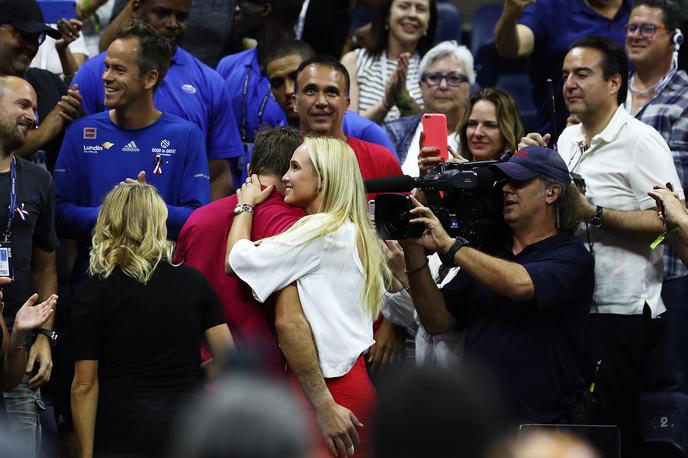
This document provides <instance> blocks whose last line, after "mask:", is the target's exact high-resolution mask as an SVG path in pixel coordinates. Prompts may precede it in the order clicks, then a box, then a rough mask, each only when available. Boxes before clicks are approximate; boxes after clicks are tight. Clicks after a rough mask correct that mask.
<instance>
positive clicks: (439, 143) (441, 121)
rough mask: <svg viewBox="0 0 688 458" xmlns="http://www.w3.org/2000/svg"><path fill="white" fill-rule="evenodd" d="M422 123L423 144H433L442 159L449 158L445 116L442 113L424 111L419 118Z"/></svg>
mask: <svg viewBox="0 0 688 458" xmlns="http://www.w3.org/2000/svg"><path fill="white" fill-rule="evenodd" d="M421 122H422V123H423V135H424V136H425V141H424V142H423V146H433V147H435V148H437V149H438V150H439V151H440V157H441V158H442V160H443V161H446V160H447V159H449V149H448V147H447V117H446V116H445V115H444V114H443V113H424V114H423V117H422V118H421Z"/></svg>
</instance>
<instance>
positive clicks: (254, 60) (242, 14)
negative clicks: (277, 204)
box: [217, 0, 303, 180]
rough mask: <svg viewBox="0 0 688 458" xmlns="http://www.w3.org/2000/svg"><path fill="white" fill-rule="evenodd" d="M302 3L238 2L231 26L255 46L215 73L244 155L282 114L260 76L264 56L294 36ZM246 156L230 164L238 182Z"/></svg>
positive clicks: (226, 59) (292, 0)
mask: <svg viewBox="0 0 688 458" xmlns="http://www.w3.org/2000/svg"><path fill="white" fill-rule="evenodd" d="M302 4H303V0H265V1H256V2H248V1H246V2H238V4H237V10H236V11H237V13H236V15H235V16H234V27H235V30H236V34H237V36H239V37H251V38H255V39H256V41H257V42H258V45H257V46H256V47H255V48H253V49H248V50H246V51H242V52H239V53H236V54H231V55H229V56H226V57H224V58H223V59H222V60H220V63H219V64H218V66H217V71H218V73H220V75H221V76H222V78H224V80H225V86H226V88H227V90H228V93H229V94H230V97H231V107H232V112H233V114H234V119H235V121H236V122H237V124H236V125H237V126H238V128H239V133H240V135H241V140H242V142H243V144H244V151H243V152H242V154H244V153H248V152H249V151H250V149H251V147H252V144H253V139H254V138H255V136H256V133H257V132H258V130H260V128H261V127H263V126H268V127H275V126H279V125H281V124H282V123H283V121H284V113H283V112H282V110H281V108H280V107H279V105H277V104H276V103H275V101H274V100H273V99H272V94H271V92H270V84H269V83H268V79H267V77H266V76H265V74H264V73H263V69H264V68H265V57H266V56H267V54H268V53H269V52H270V50H271V49H273V48H274V47H275V46H277V45H279V44H280V43H281V42H283V41H285V40H288V39H291V38H292V37H293V36H294V25H295V24H296V21H297V20H298V18H299V13H300V12H301V6H302ZM246 163H247V161H246V160H245V157H242V158H241V159H240V160H234V161H233V167H232V173H233V174H234V179H235V180H239V179H240V177H241V176H242V174H243V173H245V170H244V169H245V167H244V164H246Z"/></svg>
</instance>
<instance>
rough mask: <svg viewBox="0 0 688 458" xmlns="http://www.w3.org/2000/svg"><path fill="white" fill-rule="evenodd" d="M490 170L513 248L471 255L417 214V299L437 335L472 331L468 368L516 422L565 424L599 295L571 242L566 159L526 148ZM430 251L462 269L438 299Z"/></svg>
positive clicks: (583, 253)
mask: <svg viewBox="0 0 688 458" xmlns="http://www.w3.org/2000/svg"><path fill="white" fill-rule="evenodd" d="M493 167H496V172H497V173H499V174H501V175H503V176H504V177H505V180H504V182H505V184H504V185H503V188H502V191H503V194H504V197H503V201H504V220H505V221H506V222H507V224H508V225H509V227H510V229H511V233H512V234H511V238H510V240H508V241H507V243H506V244H505V245H502V246H497V247H496V248H492V249H487V250H482V251H481V250H478V249H475V248H472V247H471V246H470V242H468V241H467V240H466V239H463V238H461V237H457V238H456V239H453V238H451V237H450V236H449V235H448V234H447V233H446V232H445V230H444V229H443V228H442V225H441V223H440V222H439V220H438V219H437V218H436V217H435V216H434V214H433V213H432V211H431V210H430V209H429V208H426V207H422V206H420V204H418V207H417V208H415V209H413V210H412V214H413V216H412V218H415V221H414V222H418V223H422V224H424V225H425V226H426V232H425V234H424V235H423V236H422V237H421V238H419V239H414V240H406V241H405V242H404V245H405V248H404V254H405V258H406V272H407V274H408V278H409V284H410V287H411V296H412V297H413V301H414V304H415V305H416V308H417V311H418V315H419V317H420V320H421V322H422V323H423V326H424V327H425V329H426V330H427V331H428V332H429V333H430V334H440V333H443V332H447V331H449V330H451V329H454V328H457V327H462V328H465V329H466V338H465V342H464V355H465V358H466V360H467V362H468V361H470V362H472V363H477V364H479V365H480V366H482V367H483V368H484V369H485V370H487V371H488V373H489V375H491V376H492V377H493V378H494V381H495V382H496V383H497V386H498V387H499V388H500V391H501V392H502V393H501V394H502V395H503V396H504V398H505V400H506V401H507V402H508V405H507V406H506V407H507V408H508V409H509V410H510V412H511V415H512V418H513V419H514V420H518V421H526V422H535V423H561V422H566V421H567V420H569V414H570V410H571V408H572V406H573V403H574V402H575V399H576V395H577V391H578V390H581V389H583V388H584V384H585V379H584V353H583V351H584V342H583V336H584V321H585V318H586V316H587V313H588V311H589V308H590V304H591V302H592V293H593V287H594V278H593V270H594V269H593V258H592V255H590V253H589V252H588V251H587V250H586V249H585V247H584V246H583V243H582V242H581V241H580V240H578V239H577V238H576V237H575V236H574V235H573V229H574V228H575V227H576V225H577V221H576V220H575V217H574V216H573V215H574V214H575V209H574V208H573V205H572V204H571V202H575V200H571V197H570V196H571V194H570V192H571V189H569V186H570V184H569V183H570V182H571V178H570V175H569V172H568V168H567V167H566V164H565V163H564V161H563V160H562V159H561V157H560V156H559V155H558V154H557V153H556V152H555V151H552V150H550V149H548V148H543V147H527V148H523V150H520V151H517V152H516V153H514V156H513V157H512V158H511V159H510V160H509V161H508V162H502V163H499V164H497V165H496V166H493ZM412 221H413V220H412ZM425 250H429V251H431V252H433V251H436V252H437V253H438V254H439V256H440V259H441V260H442V262H443V264H445V265H446V266H451V267H454V266H459V267H461V271H460V272H459V274H458V275H457V276H456V277H455V278H454V279H453V280H452V281H451V282H450V283H449V284H447V285H446V286H444V287H443V288H442V289H441V290H438V288H437V286H436V284H435V282H434V281H433V279H432V277H431V275H430V273H429V270H428V269H427V266H428V263H427V260H426V251H425Z"/></svg>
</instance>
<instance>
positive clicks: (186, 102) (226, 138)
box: [73, 0, 243, 199]
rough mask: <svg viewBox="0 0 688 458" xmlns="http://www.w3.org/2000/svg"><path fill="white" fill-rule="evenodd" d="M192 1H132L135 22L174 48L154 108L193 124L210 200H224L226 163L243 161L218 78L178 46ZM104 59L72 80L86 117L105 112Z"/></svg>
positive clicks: (95, 60)
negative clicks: (204, 160) (202, 153)
mask: <svg viewBox="0 0 688 458" xmlns="http://www.w3.org/2000/svg"><path fill="white" fill-rule="evenodd" d="M190 8H191V0H133V1H132V14H133V17H134V18H135V19H139V20H142V21H144V22H146V23H147V24H149V25H151V26H152V27H153V28H154V29H155V30H157V31H158V32H159V33H160V34H162V35H163V36H164V37H165V38H166V39H167V40H168V41H169V42H170V43H171V45H172V46H173V48H174V53H173V55H172V57H171V64H170V65H169V71H168V74H167V76H166V78H165V79H164V80H163V81H162V83H161V85H160V88H159V90H158V91H156V93H155V99H154V101H155V107H156V108H157V109H159V110H160V111H162V112H165V113H169V114H173V115H176V116H179V117H181V118H183V119H186V120H188V121H191V122H193V123H194V124H196V125H197V126H198V127H199V128H200V129H201V132H202V133H203V135H204V138H203V143H204V145H205V150H206V151H207V161H208V167H209V169H210V182H211V196H212V198H213V199H217V198H219V197H224V196H227V195H229V194H230V193H231V192H232V189H233V184H232V179H231V173H230V169H229V162H228V160H230V159H231V158H234V157H237V156H239V155H243V149H242V147H241V140H240V138H239V132H238V130H237V128H236V126H237V124H236V122H235V120H234V117H233V115H232V112H231V111H230V110H227V106H228V105H229V100H230V99H229V94H228V93H227V92H226V91H225V88H224V85H223V82H222V78H221V77H220V76H219V75H218V74H217V72H215V71H214V70H212V69H211V68H209V67H208V66H206V65H205V64H203V63H202V62H200V61H199V60H198V59H196V58H195V57H194V56H192V55H191V54H189V53H188V52H186V51H185V50H183V49H182V48H181V47H180V46H178V44H177V43H178V41H179V40H180V39H181V37H182V35H183V34H184V32H185V30H186V21H187V18H188V15H189V9H190ZM106 55H107V53H106V52H103V53H100V54H99V55H97V56H95V57H92V58H90V59H89V60H87V61H86V62H85V63H84V64H83V65H82V66H81V68H80V69H79V71H78V72H77V74H76V76H75V77H74V79H73V81H74V83H76V84H78V85H79V87H80V90H81V93H82V95H83V98H84V111H85V112H86V114H94V113H99V112H102V111H103V110H105V109H106V108H108V106H107V103H106V94H105V91H104V89H103V84H102V81H101V76H102V75H103V73H104V71H105V58H106Z"/></svg>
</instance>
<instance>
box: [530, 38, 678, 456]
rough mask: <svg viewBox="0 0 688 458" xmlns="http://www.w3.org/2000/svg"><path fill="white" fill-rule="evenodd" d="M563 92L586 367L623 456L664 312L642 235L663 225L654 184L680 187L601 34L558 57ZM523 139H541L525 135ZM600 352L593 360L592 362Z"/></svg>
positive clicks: (620, 57) (633, 445)
mask: <svg viewBox="0 0 688 458" xmlns="http://www.w3.org/2000/svg"><path fill="white" fill-rule="evenodd" d="M563 78H564V89H563V90H564V97H565V99H566V104H567V106H568V108H569V111H570V112H571V114H574V115H576V117H577V118H578V119H579V120H580V124H578V125H574V126H571V127H568V128H566V129H565V130H564V131H563V132H562V134H561V136H560V137H559V141H558V142H557V146H558V148H559V154H561V156H562V158H563V159H564V161H565V162H566V164H567V165H568V167H569V169H570V170H571V172H575V173H577V174H580V175H581V176H582V177H583V178H584V179H585V185H586V190H587V192H586V194H585V196H583V195H582V194H581V195H580V196H579V207H578V214H579V216H580V217H581V218H582V219H583V220H585V221H586V222H587V224H586V225H585V227H584V228H583V230H582V232H583V233H582V234H581V237H582V238H583V240H586V241H587V243H588V248H589V249H590V251H591V252H592V253H594V255H595V295H594V297H593V306H592V314H591V316H590V319H589V322H588V334H589V342H588V344H589V349H590V365H591V370H592V369H593V368H594V367H595V365H598V370H596V374H595V375H594V380H593V381H594V382H595V390H596V391H595V392H596V394H597V397H598V399H599V409H598V414H597V415H596V416H595V417H593V421H594V422H595V423H597V424H616V425H619V427H620V429H621V439H622V450H623V453H622V456H624V457H626V456H634V454H635V453H638V450H640V449H641V446H640V445H641V444H640V442H641V437H640V432H639V431H638V427H637V425H636V416H637V406H638V399H639V396H640V392H641V389H642V387H643V382H644V377H643V374H644V373H645V362H646V361H647V358H648V355H649V352H650V351H651V349H652V348H653V346H654V344H655V342H656V337H657V331H658V326H659V321H658V320H654V319H655V318H657V316H659V315H660V314H661V313H663V312H664V310H665V307H664V303H663V301H662V298H661V296H660V293H661V287H662V278H663V268H662V260H661V256H662V254H661V249H660V250H652V249H651V248H650V243H651V242H652V240H653V239H654V238H655V237H657V235H659V234H660V233H662V232H663V231H664V226H663V225H662V223H661V221H660V220H659V219H658V218H657V215H656V212H655V202H654V200H652V198H651V197H650V196H648V194H647V193H648V191H650V190H652V187H653V185H656V184H664V183H671V184H672V185H673V186H674V188H675V189H677V191H678V193H679V195H680V197H681V199H683V197H684V194H683V189H682V186H681V182H680V181H679V178H678V175H677V173H676V167H675V166H674V163H673V160H672V157H671V152H670V151H669V147H668V146H667V144H666V142H665V141H664V139H663V138H662V136H661V135H660V134H659V133H658V132H657V131H656V130H655V129H653V128H652V127H650V126H648V125H647V124H644V123H643V122H641V121H638V120H637V119H635V118H633V117H632V116H631V115H629V114H628V112H626V110H625V109H624V107H623V102H624V101H625V100H626V91H627V86H628V85H627V82H628V62H627V60H626V56H625V54H624V51H623V50H622V49H621V48H620V47H619V46H617V45H616V44H615V43H614V42H612V41H611V40H610V39H608V38H605V37H596V36H591V37H586V38H583V39H581V40H578V41H577V42H575V43H574V44H573V45H572V46H571V49H570V51H569V52H568V54H567V55H566V58H565V59H564V65H563ZM524 141H527V142H533V141H540V142H541V141H542V138H541V137H540V136H539V135H537V134H529V138H525V139H524ZM598 361H599V363H598Z"/></svg>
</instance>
